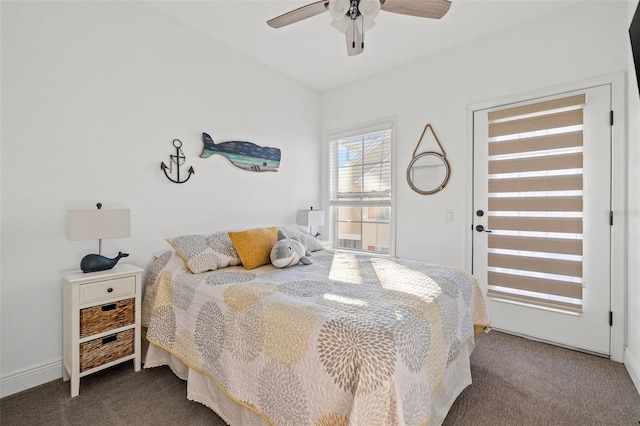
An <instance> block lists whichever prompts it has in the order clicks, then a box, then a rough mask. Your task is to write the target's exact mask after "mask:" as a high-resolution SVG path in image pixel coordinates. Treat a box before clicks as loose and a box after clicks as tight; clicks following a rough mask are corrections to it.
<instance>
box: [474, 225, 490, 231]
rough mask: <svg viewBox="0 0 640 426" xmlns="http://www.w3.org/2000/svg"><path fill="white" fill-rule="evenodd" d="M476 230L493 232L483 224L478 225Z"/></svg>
mask: <svg viewBox="0 0 640 426" xmlns="http://www.w3.org/2000/svg"><path fill="white" fill-rule="evenodd" d="M476 231H478V232H491V231H490V230H489V229H484V226H482V225H478V226H476Z"/></svg>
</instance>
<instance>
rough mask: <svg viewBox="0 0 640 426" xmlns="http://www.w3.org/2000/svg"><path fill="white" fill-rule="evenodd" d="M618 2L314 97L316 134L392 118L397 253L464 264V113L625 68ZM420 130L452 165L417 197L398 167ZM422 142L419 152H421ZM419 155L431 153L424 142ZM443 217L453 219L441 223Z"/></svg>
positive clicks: (591, 5) (584, 8)
mask: <svg viewBox="0 0 640 426" xmlns="http://www.w3.org/2000/svg"><path fill="white" fill-rule="evenodd" d="M625 19H626V5H625V3H620V2H618V3H607V2H586V3H585V4H580V5H578V6H573V7H570V8H568V9H563V10H561V11H560V12H558V13H555V14H553V15H551V16H549V17H547V18H545V19H541V20H538V21H536V22H534V23H531V24H528V25H523V26H520V27H518V28H514V29H512V30H510V31H506V32H502V33H499V34H496V35H494V36H490V37H487V38H484V39H480V40H477V41H475V42H473V43H468V44H465V45H463V46H459V47H457V48H454V49H450V50H447V51H444V52H442V53H440V54H437V55H434V56H430V57H428V58H425V59H422V60H420V61H417V62H415V63H413V64H409V65H407V66H403V67H400V68H397V69H395V70H392V71H390V72H387V73H383V74H379V75H377V76H375V77H372V78H370V79H367V80H364V81H363V82H362V83H359V84H353V85H349V86H346V87H341V88H339V89H336V90H332V91H330V92H328V93H326V94H324V95H323V126H324V130H325V131H331V130H333V129H336V128H343V127H345V126H348V125H353V124H359V123H361V122H367V121H371V120H375V119H377V118H380V117H385V116H395V117H397V124H398V125H397V127H398V129H397V134H396V138H397V139H396V140H397V154H396V159H397V163H396V165H397V167H396V170H395V177H396V181H397V191H396V194H397V210H396V213H397V216H396V219H397V224H396V226H397V234H396V254H397V255H398V256H399V257H405V258H414V259H418V260H424V261H429V262H435V263H445V264H450V265H456V266H460V267H462V266H464V264H465V238H466V237H465V235H466V231H467V229H466V226H465V224H466V222H465V219H466V218H467V215H469V214H470V213H471V212H470V211H467V210H466V207H467V200H468V198H469V196H468V195H469V194H467V193H466V191H467V188H466V182H467V178H468V176H467V173H468V170H467V166H468V165H469V163H467V157H468V155H470V152H469V150H468V146H467V145H468V142H467V123H466V109H465V108H466V106H467V105H469V104H472V103H476V102H480V101H485V100H491V99H497V98H499V97H502V96H509V95H514V94H518V93H522V92H528V91H531V90H534V89H540V88H546V87H549V86H556V85H559V84H563V83H568V82H573V81H577V80H581V79H585V78H589V77H594V76H599V75H602V74H608V73H613V72H620V71H624V70H625V69H626V66H627V63H626V50H625V47H626V44H625V43H626V39H625V38H624V37H625V32H624V25H625ZM426 123H431V124H432V126H433V127H434V129H435V132H436V134H437V135H438V138H439V139H440V142H442V145H443V147H444V149H445V150H446V153H447V158H448V159H449V161H450V163H451V168H452V174H451V179H450V181H449V184H448V185H447V187H446V188H445V189H444V190H443V191H441V192H440V193H438V194H436V195H430V196H423V195H419V194H417V193H415V192H413V191H412V190H411V189H410V188H409V186H408V185H407V184H406V180H405V173H406V167H407V165H408V164H409V162H410V160H411V154H412V152H413V150H414V148H415V146H416V143H417V141H418V138H419V137H420V133H421V132H422V129H423V128H424V126H425V124H426ZM425 142H426V144H425ZM421 147H422V149H434V150H437V148H438V147H437V145H436V142H435V141H434V140H433V139H430V140H427V139H426V138H425V140H423V143H422V144H421ZM445 209H453V210H454V218H455V221H454V222H453V223H448V222H445V214H444V210H445Z"/></svg>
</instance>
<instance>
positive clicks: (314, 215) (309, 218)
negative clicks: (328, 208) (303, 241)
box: [297, 210, 324, 226]
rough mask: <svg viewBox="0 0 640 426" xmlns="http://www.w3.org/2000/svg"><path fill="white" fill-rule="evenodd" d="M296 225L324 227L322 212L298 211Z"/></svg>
mask: <svg viewBox="0 0 640 426" xmlns="http://www.w3.org/2000/svg"><path fill="white" fill-rule="evenodd" d="M297 222H298V225H302V226H322V225H324V210H298V220H297Z"/></svg>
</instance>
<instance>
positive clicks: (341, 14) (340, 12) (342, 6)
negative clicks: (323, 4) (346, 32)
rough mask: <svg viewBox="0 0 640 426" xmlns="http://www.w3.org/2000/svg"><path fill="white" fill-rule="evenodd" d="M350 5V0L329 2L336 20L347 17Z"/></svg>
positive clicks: (332, 15)
mask: <svg viewBox="0 0 640 426" xmlns="http://www.w3.org/2000/svg"><path fill="white" fill-rule="evenodd" d="M350 6H351V2H350V1H349V0H331V1H330V2H329V14H330V15H331V17H332V18H333V19H335V20H336V21H339V20H341V19H345V18H346V15H347V12H348V11H349V7H350Z"/></svg>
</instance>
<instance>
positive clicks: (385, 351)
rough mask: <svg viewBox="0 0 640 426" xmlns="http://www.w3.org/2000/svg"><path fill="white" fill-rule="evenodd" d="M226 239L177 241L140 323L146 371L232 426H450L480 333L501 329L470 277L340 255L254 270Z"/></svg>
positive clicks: (152, 284) (154, 278)
mask: <svg viewBox="0 0 640 426" xmlns="http://www.w3.org/2000/svg"><path fill="white" fill-rule="evenodd" d="M226 235H228V234H227V233H224V232H221V233H216V234H215V237H214V238H212V237H211V236H199V237H197V238H195V239H196V240H197V239H199V242H197V243H194V242H193V241H194V237H193V236H190V237H189V238H186V240H189V239H190V242H189V241H188V242H187V243H186V246H187V248H186V249H185V244H183V245H182V246H181V245H180V244H179V241H178V239H173V240H168V241H169V243H170V244H171V245H172V247H173V248H174V250H169V251H167V252H165V253H163V254H161V255H159V256H158V257H157V258H156V259H155V260H154V261H153V263H152V264H151V265H150V266H149V268H148V271H147V284H146V288H145V295H144V303H143V310H142V317H143V320H142V321H143V326H144V327H146V328H147V330H146V338H147V340H148V342H149V347H148V350H147V354H146V357H145V364H144V367H145V368H151V367H156V366H161V365H168V366H169V367H170V368H171V369H172V371H173V372H174V373H175V374H176V375H177V376H178V377H180V378H182V379H184V380H186V381H187V397H188V398H189V399H191V400H194V401H198V402H200V403H203V404H205V405H207V406H208V407H210V408H211V409H213V410H214V411H215V412H216V413H217V414H218V415H219V416H220V417H221V418H222V419H223V420H224V421H225V422H227V423H228V424H231V425H242V426H246V425H265V424H273V425H295V426H301V425H318V426H325V425H326V426H328V425H366V426H373V425H377V424H380V425H423V424H429V425H432V424H440V423H441V422H442V421H443V419H444V417H445V416H446V413H447V411H448V410H449V408H450V407H451V405H452V404H453V402H454V401H455V398H456V397H457V396H458V394H459V393H460V392H461V391H462V390H463V389H464V388H465V387H466V386H468V385H469V384H470V383H471V375H470V365H469V357H470V354H471V351H472V350H473V345H474V335H475V334H476V333H478V332H480V331H482V330H483V329H486V328H487V327H488V324H489V319H488V316H487V312H486V308H485V304H484V299H483V296H482V293H481V291H480V289H479V287H478V284H477V282H476V281H475V279H474V278H473V277H472V276H470V275H468V274H467V273H465V272H463V271H461V270H459V269H456V268H451V267H447V266H442V265H432V264H426V263H420V262H415V261H408V260H401V259H396V258H392V257H383V256H372V255H367V254H357V253H353V252H340V251H333V250H318V251H314V252H313V253H312V255H311V256H310V258H311V260H312V262H313V263H312V264H311V265H302V264H299V265H295V266H291V267H288V268H284V269H278V268H275V267H274V266H272V265H271V264H268V263H266V264H262V265H259V266H252V268H251V269H247V268H246V267H245V266H243V265H244V264H245V263H247V262H243V261H242V260H243V259H239V258H236V257H234V256H235V252H234V250H233V249H232V248H230V246H229V244H230V242H229V241H227V238H226ZM235 242H236V241H235V240H233V241H232V242H231V244H232V245H234V247H233V248H237V247H235ZM194 245H197V246H198V247H196V248H195V249H194V247H192V246H194ZM215 245H218V246H219V247H222V246H224V247H223V248H222V249H219V250H217V252H216V251H215V249H214V250H212V249H211V247H212V246H215ZM266 246H268V243H265V247H266ZM305 246H306V247H307V248H316V249H317V247H309V244H305ZM205 252H207V253H205ZM222 253H224V255H222ZM238 253H240V251H238ZM240 254H241V253H240ZM225 256H226V257H225ZM203 259H205V261H203ZM221 259H222V260H221ZM207 268H209V269H214V270H208V269H207Z"/></svg>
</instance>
